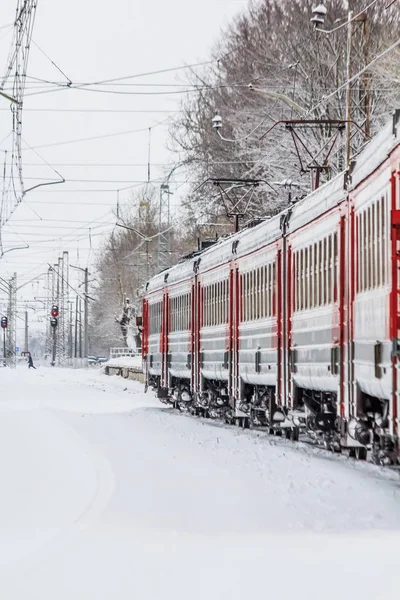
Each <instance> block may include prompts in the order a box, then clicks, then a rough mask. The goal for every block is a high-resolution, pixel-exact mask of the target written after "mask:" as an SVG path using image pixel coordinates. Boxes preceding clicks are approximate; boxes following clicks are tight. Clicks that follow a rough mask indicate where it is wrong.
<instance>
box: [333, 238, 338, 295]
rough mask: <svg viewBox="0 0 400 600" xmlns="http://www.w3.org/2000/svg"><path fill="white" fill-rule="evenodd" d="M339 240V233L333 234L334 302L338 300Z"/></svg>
mask: <svg viewBox="0 0 400 600" xmlns="http://www.w3.org/2000/svg"><path fill="white" fill-rule="evenodd" d="M338 260H339V256H338V242H337V233H336V232H335V233H334V234H333V274H332V289H333V302H337V299H338V292H337V290H338V280H337V274H338Z"/></svg>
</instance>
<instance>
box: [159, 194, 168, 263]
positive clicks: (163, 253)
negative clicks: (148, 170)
mask: <svg viewBox="0 0 400 600" xmlns="http://www.w3.org/2000/svg"><path fill="white" fill-rule="evenodd" d="M170 195H171V192H170V191H169V185H168V183H163V184H162V185H161V186H160V205H159V212H158V231H159V235H158V252H157V271H163V270H164V269H167V268H168V267H169V266H170V262H171V231H170V229H169V228H170V226H171V210H170V200H169V197H170Z"/></svg>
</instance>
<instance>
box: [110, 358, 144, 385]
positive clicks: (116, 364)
mask: <svg viewBox="0 0 400 600" xmlns="http://www.w3.org/2000/svg"><path fill="white" fill-rule="evenodd" d="M104 372H105V374H106V375H119V376H120V377H123V378H124V379H133V380H135V381H139V382H140V383H143V381H144V377H143V365H142V357H141V356H133V357H130V356H122V357H120V358H111V359H110V360H109V361H108V362H106V363H105V364H104Z"/></svg>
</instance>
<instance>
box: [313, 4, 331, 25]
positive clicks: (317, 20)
mask: <svg viewBox="0 0 400 600" xmlns="http://www.w3.org/2000/svg"><path fill="white" fill-rule="evenodd" d="M327 12H328V11H327V9H326V8H325V6H324V5H323V4H318V6H316V7H315V8H313V9H312V14H313V16H312V19H311V23H313V25H314V26H315V28H317V27H318V25H323V24H324V22H325V17H326V13H327Z"/></svg>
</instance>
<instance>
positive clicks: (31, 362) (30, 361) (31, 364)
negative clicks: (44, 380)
mask: <svg viewBox="0 0 400 600" xmlns="http://www.w3.org/2000/svg"><path fill="white" fill-rule="evenodd" d="M31 367H32V368H33V369H36V367H35V366H34V364H33V358H32V356H31V355H29V358H28V369H30V368H31Z"/></svg>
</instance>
